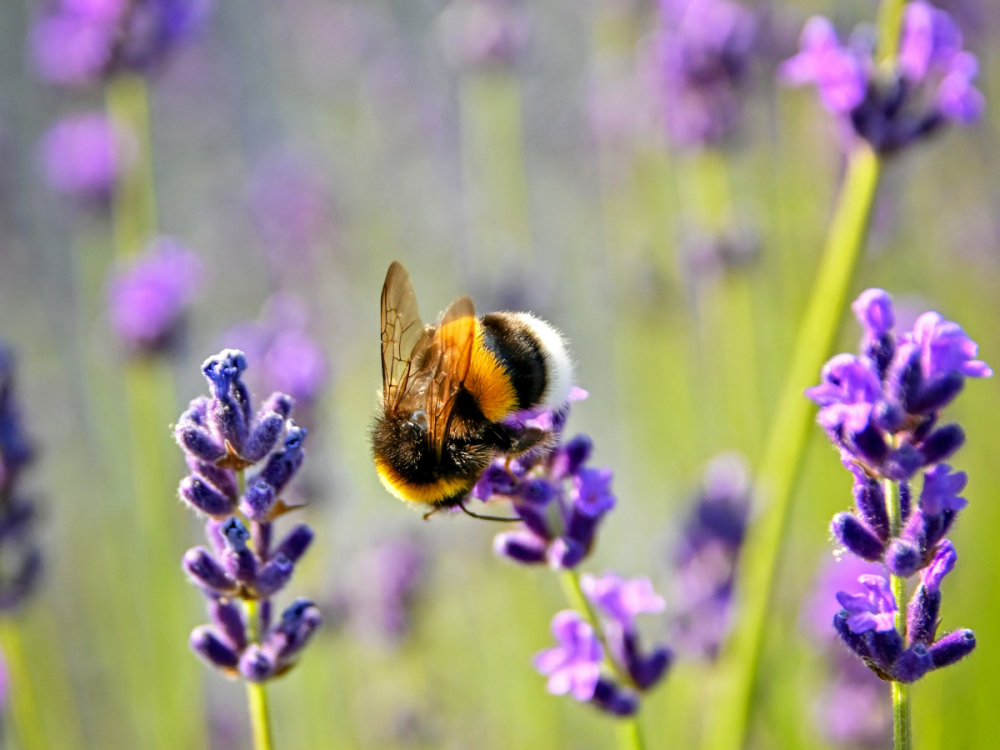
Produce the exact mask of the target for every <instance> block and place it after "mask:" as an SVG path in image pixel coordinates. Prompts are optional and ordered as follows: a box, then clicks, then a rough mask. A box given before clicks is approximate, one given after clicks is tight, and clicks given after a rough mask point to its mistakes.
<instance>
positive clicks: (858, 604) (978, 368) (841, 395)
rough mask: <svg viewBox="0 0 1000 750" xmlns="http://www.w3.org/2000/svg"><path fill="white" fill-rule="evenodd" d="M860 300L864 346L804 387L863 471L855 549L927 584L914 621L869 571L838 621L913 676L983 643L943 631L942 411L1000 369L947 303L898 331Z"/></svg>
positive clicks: (952, 557) (852, 524)
mask: <svg viewBox="0 0 1000 750" xmlns="http://www.w3.org/2000/svg"><path fill="white" fill-rule="evenodd" d="M911 7H912V6H911ZM939 31H941V35H940V36H934V35H932V37H931V38H930V39H929V40H928V39H925V40H924V43H925V44H926V45H928V46H929V47H931V48H932V49H931V50H930V51H928V52H926V54H922V56H921V57H920V59H925V58H926V59H927V60H929V62H928V64H932V63H933V61H934V59H936V56H947V55H948V54H949V53H948V50H949V49H951V48H952V47H954V46H955V45H956V44H959V43H960V40H959V41H958V42H956V40H955V33H957V32H955V33H951V31H950V30H949V29H947V28H945V29H943V30H939ZM935 33H937V32H935ZM911 41H912V40H911ZM912 43H914V44H915V43H916V42H912ZM907 64H908V65H914V64H915V63H913V62H912V61H911V62H909V63H907ZM853 309H854V313H855V315H856V316H857V318H858V321H859V322H860V323H861V325H862V327H863V328H864V336H863V338H862V342H861V355H860V356H857V357H856V356H853V355H849V354H840V355H837V356H836V357H834V358H833V359H832V360H830V362H828V363H827V365H826V366H825V367H824V368H823V381H824V382H823V383H822V384H821V385H819V386H816V387H815V388H810V389H808V390H807V391H806V394H807V395H808V396H809V397H810V398H812V399H813V400H814V401H816V402H817V403H818V404H819V405H820V407H821V408H820V413H819V421H820V423H821V424H822V425H823V426H824V427H825V428H826V430H827V433H828V434H829V436H830V438H831V440H832V441H833V442H834V444H835V445H836V446H837V447H838V448H839V449H840V453H841V460H842V461H843V463H844V465H845V466H846V467H847V468H848V469H850V470H851V472H852V473H853V475H854V504H855V508H854V509H853V510H852V511H851V512H844V513H838V514H837V515H836V516H834V518H833V523H832V524H831V528H832V531H833V534H834V536H835V537H836V538H837V540H838V541H839V542H840V543H841V545H843V547H844V548H846V549H847V551H848V552H850V553H852V554H853V555H856V556H857V557H859V558H861V559H863V560H868V561H869V562H873V563H874V562H882V563H884V564H885V566H886V567H887V568H888V569H889V571H890V572H891V573H892V574H893V576H898V577H901V578H907V577H909V576H912V575H914V574H915V573H917V572H920V578H921V583H920V585H919V586H918V587H917V589H916V591H914V593H913V596H912V597H911V599H910V602H909V604H908V606H907V609H906V622H905V627H904V626H903V625H902V624H901V625H900V626H897V624H896V620H897V618H898V616H899V612H898V610H899V606H900V603H899V602H897V601H896V599H895V596H894V595H893V593H892V591H891V590H890V587H889V582H888V581H887V580H886V579H885V578H884V577H883V576H881V575H862V576H861V577H860V578H859V581H860V582H861V583H862V584H863V585H864V586H865V587H866V588H867V589H868V591H867V592H866V593H864V594H852V593H850V592H846V591H840V592H838V593H837V600H838V602H839V603H840V605H841V606H842V607H843V609H842V610H841V611H840V612H838V613H837V614H836V615H835V616H834V618H833V625H834V628H835V629H836V631H837V633H838V634H839V635H840V638H841V640H842V641H843V642H844V644H845V645H846V646H847V647H848V648H849V649H850V650H851V651H853V652H854V653H855V654H856V655H857V656H860V657H861V658H862V659H863V660H864V662H865V664H866V665H867V666H868V667H870V668H871V669H872V671H874V672H875V674H876V675H878V676H879V677H880V678H882V679H884V680H893V681H897V682H903V683H909V682H914V681H916V680H919V679H920V678H921V677H923V676H924V675H925V674H926V673H927V672H929V671H931V670H933V669H939V668H941V667H944V666H948V665H950V664H954V663H955V662H956V661H958V660H960V659H962V658H964V657H965V656H967V655H968V654H969V653H971V652H972V650H973V649H974V648H975V645H976V639H975V636H974V635H973V633H972V631H971V630H961V631H956V632H954V633H949V634H946V635H944V636H942V637H941V638H937V627H938V620H939V618H938V614H939V611H940V606H941V591H940V585H941V581H942V579H943V578H944V577H945V576H946V575H947V574H948V573H949V572H950V571H951V570H952V569H953V568H954V566H955V562H956V560H957V554H956V552H955V550H954V547H953V546H952V544H951V542H949V541H948V540H947V539H945V538H944V537H945V535H946V534H947V533H948V531H949V530H950V529H951V527H952V525H953V524H954V522H955V519H956V516H957V514H958V512H959V511H961V510H962V509H963V508H964V507H965V506H966V505H967V501H966V499H965V498H964V497H960V496H959V494H958V493H959V492H961V491H962V490H963V489H964V488H965V485H966V481H967V478H966V476H965V474H964V472H956V473H952V472H951V467H950V466H949V465H948V464H945V463H941V462H942V461H944V459H946V458H947V457H948V456H950V455H951V454H952V453H954V452H955V451H956V450H957V449H958V448H959V447H961V445H962V443H963V441H964V437H965V436H964V433H963V432H962V430H961V428H960V427H959V426H958V425H946V426H944V427H939V426H938V418H939V413H940V410H941V409H942V408H943V407H944V406H946V405H947V404H948V403H950V402H951V401H952V399H954V398H955V397H956V396H957V395H958V394H959V393H960V392H961V390H962V388H963V387H964V385H965V378H966V377H989V376H990V375H992V371H991V370H990V368H989V367H988V366H987V365H986V364H985V363H983V362H981V361H979V360H977V359H975V357H976V354H977V347H976V344H975V342H973V341H972V340H971V339H970V338H969V337H968V336H967V335H966V334H965V332H964V331H963V330H962V329H961V327H960V326H958V325H957V324H955V323H951V322H948V321H945V320H944V319H943V318H942V317H941V316H940V315H938V314H937V313H925V314H923V315H921V316H920V317H919V318H917V319H916V321H915V322H914V325H913V330H912V331H910V332H907V333H904V334H902V335H899V336H895V335H893V333H892V327H893V325H894V323H895V313H894V311H893V308H892V300H891V299H890V298H889V295H888V294H886V293H885V292H884V291H882V290H880V289H869V290H868V291H866V292H864V293H863V294H862V295H861V297H859V298H858V300H857V301H856V302H855V303H854V305H853ZM921 469H923V470H924V486H923V490H922V492H921V493H920V498H919V502H917V503H915V502H914V500H913V497H912V492H913V490H912V481H911V480H912V478H913V476H914V474H915V473H916V472H918V471H920V470H921ZM880 480H881V481H880ZM890 492H892V493H893V495H890V494H889V493H890ZM897 492H898V497H895V496H894V495H895V493H897Z"/></svg>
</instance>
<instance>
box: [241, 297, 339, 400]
mask: <svg viewBox="0 0 1000 750" xmlns="http://www.w3.org/2000/svg"><path fill="white" fill-rule="evenodd" d="M308 327H309V311H308V309H307V308H306V306H305V304H304V303H303V302H302V301H301V300H300V299H298V298H297V297H295V296H294V295H291V294H286V293H279V294H276V295H274V296H273V297H271V299H269V300H268V301H267V303H266V304H265V305H264V311H263V313H262V314H261V317H260V318H259V319H258V320H256V321H247V322H244V323H240V324H238V325H237V326H235V327H233V328H232V329H231V330H230V331H229V332H228V333H227V334H226V335H225V336H224V339H225V343H226V345H227V346H231V347H233V348H237V349H242V350H243V351H244V352H246V354H247V356H248V358H249V359H251V360H253V361H255V362H259V363H260V365H261V366H260V367H259V368H258V374H257V375H256V377H255V378H254V379H252V380H251V381H250V383H251V385H252V386H253V389H254V390H258V391H261V392H268V391H281V392H282V393H287V394H288V395H289V396H291V397H292V398H294V399H295V401H296V402H297V404H299V405H300V407H301V408H304V409H308V408H309V407H310V405H312V404H314V403H315V402H316V401H317V400H318V399H319V397H320V396H321V395H322V394H323V391H324V390H325V389H326V386H327V384H328V382H329V376H330V371H329V366H328V365H327V359H326V354H325V353H324V351H323V349H322V347H321V346H320V345H319V343H318V342H317V341H316V339H314V338H313V337H312V336H311V335H310V334H309V332H308Z"/></svg>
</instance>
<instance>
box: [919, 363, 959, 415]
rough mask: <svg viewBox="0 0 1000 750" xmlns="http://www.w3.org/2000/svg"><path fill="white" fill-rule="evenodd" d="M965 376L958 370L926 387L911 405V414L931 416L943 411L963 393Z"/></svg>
mask: <svg viewBox="0 0 1000 750" xmlns="http://www.w3.org/2000/svg"><path fill="white" fill-rule="evenodd" d="M964 387H965V376H964V375H963V374H962V373H960V372H958V371H957V370H952V371H951V372H949V373H948V374H947V375H945V376H943V377H940V378H938V379H936V380H934V381H933V382H932V383H930V384H929V385H927V386H926V387H924V388H923V389H922V390H921V391H920V393H919V394H918V395H917V397H916V398H915V399H914V400H913V402H912V403H911V404H910V408H909V410H908V411H909V412H910V413H911V414H930V413H932V412H936V411H938V410H940V409H943V408H944V407H945V406H947V405H948V404H949V403H951V401H952V400H953V399H954V398H955V396H957V395H958V394H959V393H961V392H962V388H964Z"/></svg>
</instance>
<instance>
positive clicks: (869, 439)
mask: <svg viewBox="0 0 1000 750" xmlns="http://www.w3.org/2000/svg"><path fill="white" fill-rule="evenodd" d="M851 442H852V443H853V444H854V447H855V449H856V450H857V452H858V453H859V454H860V455H861V457H862V458H864V460H865V461H867V462H868V463H870V464H874V465H878V464H880V463H882V462H883V461H884V460H885V459H886V457H887V456H888V455H889V446H888V445H886V442H885V438H884V437H883V436H882V432H881V431H880V430H879V429H878V427H876V426H875V424H874V423H873V422H872V421H869V422H868V424H867V425H866V426H865V428H864V429H863V430H861V431H860V432H855V433H853V434H852V435H851Z"/></svg>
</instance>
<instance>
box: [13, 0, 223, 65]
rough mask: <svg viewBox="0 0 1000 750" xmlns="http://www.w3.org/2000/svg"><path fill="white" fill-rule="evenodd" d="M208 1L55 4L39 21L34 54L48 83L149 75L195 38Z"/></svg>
mask: <svg viewBox="0 0 1000 750" xmlns="http://www.w3.org/2000/svg"><path fill="white" fill-rule="evenodd" d="M207 5H208V3H207V0H56V1H55V2H54V3H53V4H52V5H51V6H50V7H49V8H48V9H47V10H46V11H45V12H44V13H43V14H42V15H41V16H40V17H39V18H38V19H37V20H36V21H35V24H34V26H33V28H32V32H31V52H32V58H33V62H34V66H35V70H36V72H37V73H38V75H39V77H40V78H42V79H43V80H45V81H47V82H49V83H55V84H62V85H88V84H92V83H95V82H97V81H99V80H101V79H105V78H108V77H110V76H113V75H115V74H117V73H119V72H122V71H135V72H142V73H148V72H151V71H153V70H155V69H156V68H158V67H159V66H160V65H161V64H162V63H163V62H164V60H165V59H166V58H167V57H168V56H169V54H170V53H171V52H172V51H173V49H174V48H175V47H177V46H178V45H179V44H180V43H182V42H183V41H185V40H187V39H188V38H190V37H191V36H193V35H194V34H195V33H196V32H197V31H198V30H199V29H200V27H201V26H202V23H203V21H204V19H205V16H206V11H207Z"/></svg>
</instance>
